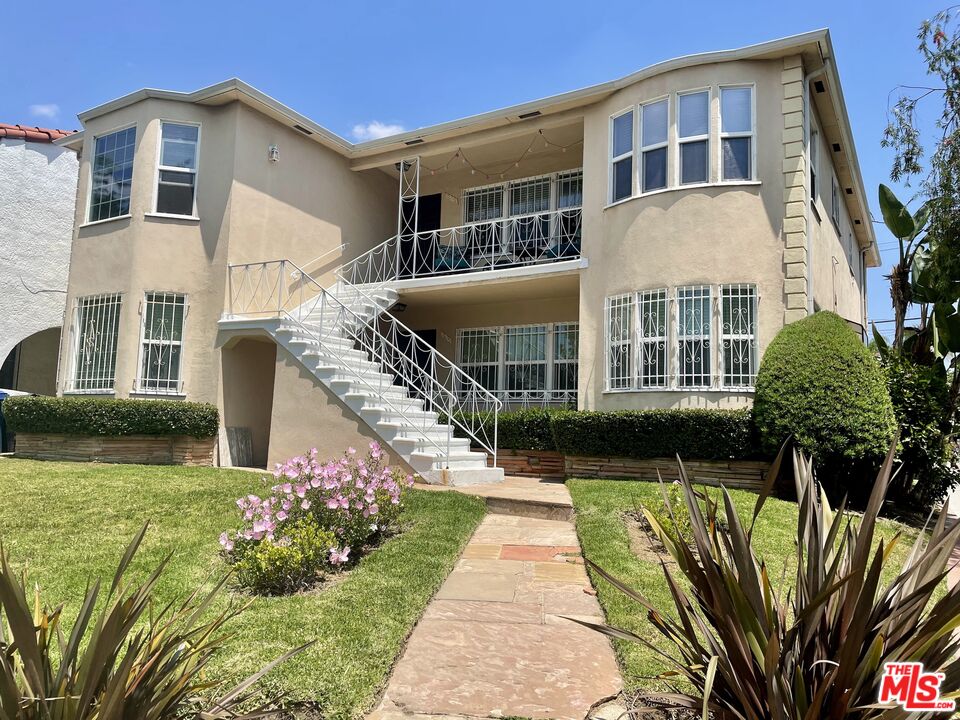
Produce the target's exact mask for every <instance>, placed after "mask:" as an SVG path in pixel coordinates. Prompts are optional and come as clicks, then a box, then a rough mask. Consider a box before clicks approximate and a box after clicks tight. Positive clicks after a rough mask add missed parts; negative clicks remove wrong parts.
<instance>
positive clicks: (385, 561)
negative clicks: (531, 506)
mask: <svg viewBox="0 0 960 720" xmlns="http://www.w3.org/2000/svg"><path fill="white" fill-rule="evenodd" d="M264 487H265V485H264V482H263V480H262V479H261V477H260V476H258V475H255V474H253V473H249V472H242V471H231V470H222V469H216V468H186V467H170V466H142V465H100V464H90V463H58V462H36V461H28V460H14V459H2V460H0V540H2V541H3V544H4V549H5V551H6V552H8V553H9V554H10V556H11V559H12V560H13V562H14V565H15V567H18V568H20V567H24V566H26V567H27V568H28V572H29V576H28V577H29V580H30V582H32V583H38V584H39V585H40V587H41V591H42V594H43V598H44V601H45V602H46V603H47V604H50V605H56V604H59V603H61V602H63V603H66V607H65V615H66V617H67V618H68V620H70V619H72V617H74V616H75V613H76V612H77V609H78V607H79V604H80V601H81V600H82V597H83V593H84V589H85V586H86V583H87V580H88V579H89V578H91V577H101V578H106V579H107V583H108V584H109V578H111V577H112V575H113V572H114V570H115V569H116V565H117V562H118V561H119V559H120V556H121V554H122V552H123V549H124V547H125V546H126V544H127V543H128V542H129V541H130V539H131V538H132V537H133V535H134V534H135V533H136V531H137V529H138V528H139V527H140V526H141V525H142V524H143V523H144V522H145V521H147V520H149V521H150V529H149V531H148V533H147V536H146V538H145V539H144V543H143V545H142V546H141V550H140V552H139V553H138V556H137V558H136V561H135V563H134V565H133V567H132V569H131V573H130V579H131V580H135V579H141V578H142V577H143V576H144V575H145V573H146V572H148V571H149V570H152V569H153V568H155V567H156V566H157V564H158V563H159V562H160V561H161V559H162V558H163V557H164V556H165V555H166V554H167V553H168V552H171V551H173V553H174V554H173V558H172V560H171V562H170V565H169V566H168V568H167V570H166V572H165V574H164V577H163V579H162V580H161V583H160V585H159V587H158V598H159V599H160V600H172V599H175V598H177V599H182V598H184V597H186V595H187V594H188V593H190V592H191V591H192V590H193V589H195V587H196V586H197V585H198V584H200V583H203V582H208V581H210V580H212V579H214V578H218V577H221V576H222V575H223V574H224V573H225V572H226V570H227V567H226V565H225V564H224V563H223V562H222V560H221V559H220V558H219V556H218V551H219V545H218V542H217V537H218V536H219V534H220V532H221V531H223V530H224V529H227V528H231V527H234V526H236V524H237V509H236V505H235V504H234V501H235V500H236V498H238V497H240V496H241V495H244V494H246V493H249V492H263V491H264ZM406 498H407V499H406V501H405V502H406V511H405V513H404V520H403V523H404V527H405V530H404V532H403V533H401V534H400V535H398V536H396V537H393V538H391V539H389V540H388V541H387V542H385V543H384V544H383V545H382V546H381V547H379V548H377V549H376V550H374V551H373V552H371V553H370V554H369V555H368V556H367V557H365V558H363V559H362V560H361V561H360V563H359V564H358V565H357V566H356V567H354V568H353V569H352V570H351V571H350V572H349V574H348V575H347V576H346V577H344V578H343V579H342V580H341V581H339V582H336V583H334V584H332V585H331V586H330V587H328V588H325V589H323V590H321V591H319V592H317V591H314V592H307V593H302V594H299V595H293V596H286V597H256V598H252V601H253V602H252V604H251V607H250V608H249V609H247V610H246V612H244V613H243V614H242V615H241V616H240V617H239V618H237V619H236V620H234V621H233V622H232V623H230V625H228V626H227V630H228V631H230V632H232V633H233V634H234V635H233V637H232V638H231V640H230V642H229V644H228V646H227V647H226V648H225V650H224V652H223V653H222V654H221V655H220V656H219V657H218V658H217V659H216V660H215V662H214V664H213V665H212V667H211V668H210V673H211V676H213V677H220V676H224V677H226V678H228V679H230V680H239V679H242V678H243V677H246V676H247V675H249V674H251V673H252V672H254V671H256V670H258V669H259V668H260V667H262V666H263V665H265V664H266V663H267V662H269V661H270V660H272V659H274V658H276V657H278V656H280V655H281V654H283V653H284V652H285V651H286V650H288V649H290V648H292V647H295V646H297V645H300V644H301V643H304V642H307V641H309V640H313V639H317V640H318V642H317V643H316V644H315V645H314V646H313V647H311V648H310V649H309V650H308V651H306V652H304V653H302V654H301V655H299V656H297V657H295V658H293V659H292V660H290V661H289V662H287V663H284V664H283V665H282V666H280V667H278V668H277V669H275V670H274V671H273V672H271V673H270V674H269V675H268V676H266V677H265V678H264V680H263V682H262V683H261V686H262V687H263V688H264V689H266V690H268V691H279V692H283V693H284V694H285V695H286V698H287V702H289V703H306V704H308V705H311V706H313V707H315V708H316V710H317V713H318V714H319V715H320V716H322V717H324V718H356V717H361V716H362V715H363V713H364V712H365V711H367V710H369V709H370V708H371V707H372V705H373V703H374V701H375V700H376V698H377V696H378V694H379V692H380V690H381V689H382V687H383V686H384V685H385V683H386V681H387V678H388V676H389V673H390V671H391V669H392V667H393V664H394V662H395V661H396V659H397V657H398V655H399V654H400V652H401V651H402V648H403V645H404V643H405V641H406V638H407V636H408V635H409V634H410V631H411V630H412V629H413V626H414V625H415V624H416V622H417V621H418V620H419V618H420V616H421V615H422V613H423V611H424V609H425V608H426V606H427V603H428V602H429V601H430V598H431V597H433V595H434V594H435V593H436V591H437V590H438V589H439V587H440V585H441V584H442V583H443V581H444V579H445V578H446V576H447V575H448V574H449V572H450V570H451V569H452V568H453V566H454V564H455V563H456V560H457V558H458V557H459V556H460V553H461V551H462V549H463V547H464V546H465V545H466V543H467V541H468V540H469V538H470V536H471V535H472V534H473V531H474V529H475V528H476V526H477V525H478V524H479V522H480V520H481V519H482V517H483V515H484V514H485V508H484V504H483V502H482V500H478V499H476V498H473V497H469V496H466V495H462V494H460V493H438V492H427V491H419V490H411V491H409V494H408V495H407V496H406ZM250 599H251V598H249V597H246V596H242V595H236V594H232V593H231V595H230V596H224V597H223V598H222V599H221V601H220V603H221V604H220V605H219V608H222V607H223V605H224V604H225V603H227V602H230V601H233V602H245V601H247V600H250ZM216 609H218V608H214V610H216Z"/></svg>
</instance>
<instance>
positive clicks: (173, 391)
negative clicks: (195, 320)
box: [133, 290, 190, 396]
mask: <svg viewBox="0 0 960 720" xmlns="http://www.w3.org/2000/svg"><path fill="white" fill-rule="evenodd" d="M151 295H164V296H166V295H172V296H175V297H182V298H183V318H182V319H181V320H180V339H179V340H172V339H171V340H167V341H164V340H163V339H162V338H161V339H160V340H155V339H152V338H151V339H149V340H148V339H147V337H146V334H147V314H148V306H149V305H150V303H149V302H148V300H147V298H148V297H149V296H151ZM139 313H140V344H139V346H138V349H137V375H136V379H135V380H134V383H133V391H134V392H135V393H140V394H144V395H178V396H179V395H183V385H184V377H183V375H184V366H185V363H184V354H183V348H184V345H185V344H186V336H187V317H188V316H189V314H190V298H189V296H188V295H187V294H186V293H182V292H177V291H174V290H147V291H146V292H145V293H144V294H143V297H142V298H141V300H140V307H139ZM148 343H149V344H150V345H159V346H160V347H161V348H162V347H164V346H167V347H174V346H176V347H179V348H180V367H179V377H178V378H177V379H176V387H175V388H156V387H149V386H148V385H147V378H145V377H144V376H143V353H144V349H145V347H146V345H147V344H148ZM158 380H159V378H158ZM172 380H173V378H172V377H170V376H169V374H168V376H167V379H166V382H168V383H169V382H171V381H172Z"/></svg>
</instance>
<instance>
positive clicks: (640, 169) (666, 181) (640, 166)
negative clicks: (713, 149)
mask: <svg viewBox="0 0 960 720" xmlns="http://www.w3.org/2000/svg"><path fill="white" fill-rule="evenodd" d="M661 102H662V103H666V104H667V133H666V139H665V140H664V141H663V142H659V143H653V144H652V145H644V144H643V111H644V108H646V107H648V106H650V105H656V104H657V103H661ZM670 110H671V108H670V96H669V95H661V96H660V97H656V98H653V99H652V100H647V101H644V102H642V103H640V105H638V106H637V118H638V120H637V124H638V126H639V127H638V130H637V146H638V147H639V148H640V153H639V157H640V160H639V162H638V163H637V171H636V174H637V175H638V178H637V188H638V190H639V194H640V195H647V194H650V193H655V192H662V191H663V190H666V189H667V188H669V187H670ZM661 148H666V149H667V152H666V153H665V156H666V157H665V165H664V168H663V170H664V176H663V187H659V188H652V189H650V190H647V189H646V188H645V187H644V184H643V181H644V164H645V162H646V155H647V153H648V152H652V151H654V150H660V149H661ZM611 172H612V171H611Z"/></svg>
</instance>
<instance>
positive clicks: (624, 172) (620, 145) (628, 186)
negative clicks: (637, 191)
mask: <svg viewBox="0 0 960 720" xmlns="http://www.w3.org/2000/svg"><path fill="white" fill-rule="evenodd" d="M610 127H611V133H610V134H611V142H610V190H611V197H610V201H611V202H616V201H617V200H623V199H624V198H628V197H630V196H631V195H633V110H627V111H626V112H624V113H621V114H620V115H617V116H615V117H613V118H611V120H610Z"/></svg>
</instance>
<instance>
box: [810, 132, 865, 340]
mask: <svg viewBox="0 0 960 720" xmlns="http://www.w3.org/2000/svg"><path fill="white" fill-rule="evenodd" d="M814 123H815V125H814V127H819V126H820V119H819V117H818V116H817V115H816V113H814ZM825 135H826V133H824V132H822V131H821V132H820V133H819V137H818V145H819V148H818V155H817V158H818V173H817V190H818V192H817V197H816V198H814V202H813V205H814V208H815V212H812V213H811V215H810V229H811V253H810V254H811V262H810V267H811V271H812V279H813V301H814V305H815V308H816V309H818V310H832V311H833V312H835V313H837V314H838V315H840V316H841V317H842V318H844V319H845V320H848V321H850V322H851V323H856V324H857V325H860V326H861V327H862V326H863V325H864V305H863V299H864V298H863V288H862V281H863V272H862V262H863V259H862V256H861V254H860V248H859V247H858V245H857V241H856V239H855V237H854V230H853V223H852V221H851V219H850V213H849V212H848V210H847V204H846V194H845V192H844V188H843V185H842V184H841V183H839V181H838V187H837V190H838V196H837V198H838V201H839V205H840V208H839V209H840V213H839V214H840V218H839V223H835V222H834V220H833V217H832V213H831V210H832V198H831V190H830V182H831V178H833V177H835V170H834V163H833V157H832V156H833V151H832V148H831V147H830V144H829V143H828V142H827V140H826V137H825ZM851 261H852V262H851Z"/></svg>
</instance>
